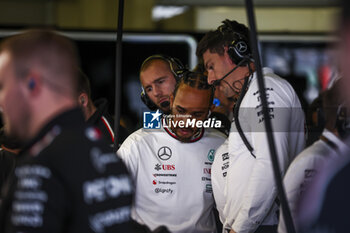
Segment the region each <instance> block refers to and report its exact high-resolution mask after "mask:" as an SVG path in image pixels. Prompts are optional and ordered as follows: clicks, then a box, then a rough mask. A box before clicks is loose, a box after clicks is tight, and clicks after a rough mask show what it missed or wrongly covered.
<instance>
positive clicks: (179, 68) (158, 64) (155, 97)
mask: <svg viewBox="0 0 350 233" xmlns="http://www.w3.org/2000/svg"><path fill="white" fill-rule="evenodd" d="M200 67H203V65H202V64H201V63H200V64H198V65H197V67H196V68H195V69H194V71H196V72H203V69H202V68H200ZM186 71H187V69H186V68H185V66H184V65H183V64H182V63H181V61H180V60H179V59H177V58H174V57H169V56H167V55H161V54H156V55H152V56H150V57H148V58H146V59H145V60H144V62H143V63H142V65H141V69H140V81H141V85H142V92H141V100H142V102H143V103H144V104H145V105H146V106H147V107H148V108H149V109H150V110H152V111H155V110H157V109H159V110H161V112H163V113H164V114H169V113H170V112H169V111H170V99H169V98H170V95H172V93H173V91H174V89H175V86H176V83H177V82H178V80H179V79H180V78H181V77H182V75H183V73H184V72H186ZM221 105H222V106H224V102H223V103H222V104H221ZM220 109H221V111H220ZM223 109H224V108H223V107H220V108H214V110H213V111H212V113H211V115H210V118H213V119H217V120H220V121H221V122H222V126H221V127H220V128H217V129H218V130H220V131H221V132H223V133H224V134H226V135H228V132H229V130H230V121H229V120H228V117H227V115H229V114H224V113H222V110H223Z"/></svg>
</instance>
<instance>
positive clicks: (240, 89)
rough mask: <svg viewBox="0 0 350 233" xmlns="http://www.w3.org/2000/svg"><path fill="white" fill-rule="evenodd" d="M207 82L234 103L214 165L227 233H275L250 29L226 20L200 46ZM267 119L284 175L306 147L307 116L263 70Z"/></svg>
mask: <svg viewBox="0 0 350 233" xmlns="http://www.w3.org/2000/svg"><path fill="white" fill-rule="evenodd" d="M197 56H198V57H199V58H200V59H203V61H204V66H205V68H206V70H207V71H208V82H209V83H210V84H213V85H215V86H217V88H218V89H219V90H220V91H221V92H223V93H224V95H225V96H226V97H228V98H234V99H235V100H236V101H235V102H236V103H235V106H234V109H233V112H234V119H233V122H232V125H231V130H230V134H229V138H228V139H227V141H226V142H225V143H224V144H223V145H222V146H221V147H220V148H219V149H218V152H217V153H216V156H215V160H214V163H213V167H212V183H213V192H214V197H215V201H216V204H217V208H218V211H219V214H220V219H221V221H222V222H223V227H224V231H225V232H239V233H241V232H276V229H277V224H278V216H277V210H278V205H277V201H276V197H277V188H276V185H275V182H274V175H273V170H272V162H271V159H270V152H269V148H268V141H267V137H266V133H265V126H264V120H265V119H264V118H263V114H262V103H261V99H260V92H259V88H258V84H257V75H256V72H255V65H254V61H253V59H252V54H251V50H250V44H249V29H248V28H247V27H246V26H245V25H243V24H240V23H238V22H236V21H230V20H225V21H223V24H222V25H221V26H220V27H218V28H217V29H216V30H214V31H210V32H208V33H207V34H206V35H205V36H204V37H203V38H202V40H201V41H200V42H199V44H198V47H197ZM263 74H264V79H265V86H266V94H267V101H268V108H269V118H270V120H271V123H272V128H273V130H274V133H273V134H274V139H275V146H276V151H277V155H278V159H279V163H280V167H281V174H282V175H283V174H284V172H285V171H286V169H287V167H288V165H289V163H290V162H291V161H292V159H293V158H294V157H295V155H297V154H298V153H299V152H300V151H301V150H302V149H303V148H304V143H305V141H304V140H305V134H304V124H305V122H304V121H305V119H304V113H303V110H302V108H301V105H300V102H299V99H298V97H297V95H296V93H295V91H294V90H293V88H292V87H291V85H290V84H289V83H288V82H287V81H286V80H283V79H281V78H280V77H278V76H277V75H276V74H274V73H273V71H272V70H271V69H269V68H264V69H263Z"/></svg>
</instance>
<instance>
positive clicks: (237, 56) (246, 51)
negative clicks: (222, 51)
mask: <svg viewBox="0 0 350 233" xmlns="http://www.w3.org/2000/svg"><path fill="white" fill-rule="evenodd" d="M237 37H238V39H236V40H233V41H232V43H231V44H230V45H229V46H228V50H227V53H228V55H229V56H230V58H231V60H232V62H233V63H235V64H236V65H237V64H239V63H240V62H242V60H243V59H245V60H246V61H244V62H242V63H241V64H240V66H245V65H247V63H248V61H249V59H248V58H249V57H251V51H250V48H249V46H248V44H247V42H246V41H245V40H244V39H243V37H242V36H240V35H237Z"/></svg>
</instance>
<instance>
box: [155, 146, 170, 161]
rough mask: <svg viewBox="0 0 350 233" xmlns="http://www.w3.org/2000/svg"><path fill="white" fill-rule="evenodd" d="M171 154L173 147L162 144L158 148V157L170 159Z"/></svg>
mask: <svg viewBox="0 0 350 233" xmlns="http://www.w3.org/2000/svg"><path fill="white" fill-rule="evenodd" d="M171 155H172V152H171V149H170V148H169V147H167V146H162V147H161V148H159V150H158V157H159V158H160V159H161V160H168V159H170V157H171Z"/></svg>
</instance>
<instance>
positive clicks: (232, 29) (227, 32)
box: [196, 19, 250, 59]
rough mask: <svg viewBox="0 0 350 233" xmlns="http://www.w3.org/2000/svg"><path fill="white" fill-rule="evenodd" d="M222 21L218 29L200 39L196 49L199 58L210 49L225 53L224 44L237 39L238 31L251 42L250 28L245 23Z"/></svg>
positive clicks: (221, 53) (220, 53)
mask: <svg viewBox="0 0 350 233" xmlns="http://www.w3.org/2000/svg"><path fill="white" fill-rule="evenodd" d="M222 23H223V24H222V25H220V26H219V27H218V28H217V29H216V30H214V31H213V30H211V31H209V32H207V33H206V34H205V35H204V37H203V38H202V39H201V40H200V41H199V43H198V46H197V50H196V55H197V57H198V58H199V59H200V58H202V57H203V54H204V53H205V52H206V51H207V50H208V49H209V51H210V52H212V53H213V52H215V53H218V54H219V55H223V54H224V46H227V45H229V44H230V43H232V41H233V40H235V39H236V37H237V33H238V34H240V35H241V37H243V38H245V39H246V42H247V44H250V38H249V29H248V28H247V27H246V26H245V25H244V24H241V23H238V22H237V21H235V20H232V21H231V20H228V19H226V20H224V21H222Z"/></svg>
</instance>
